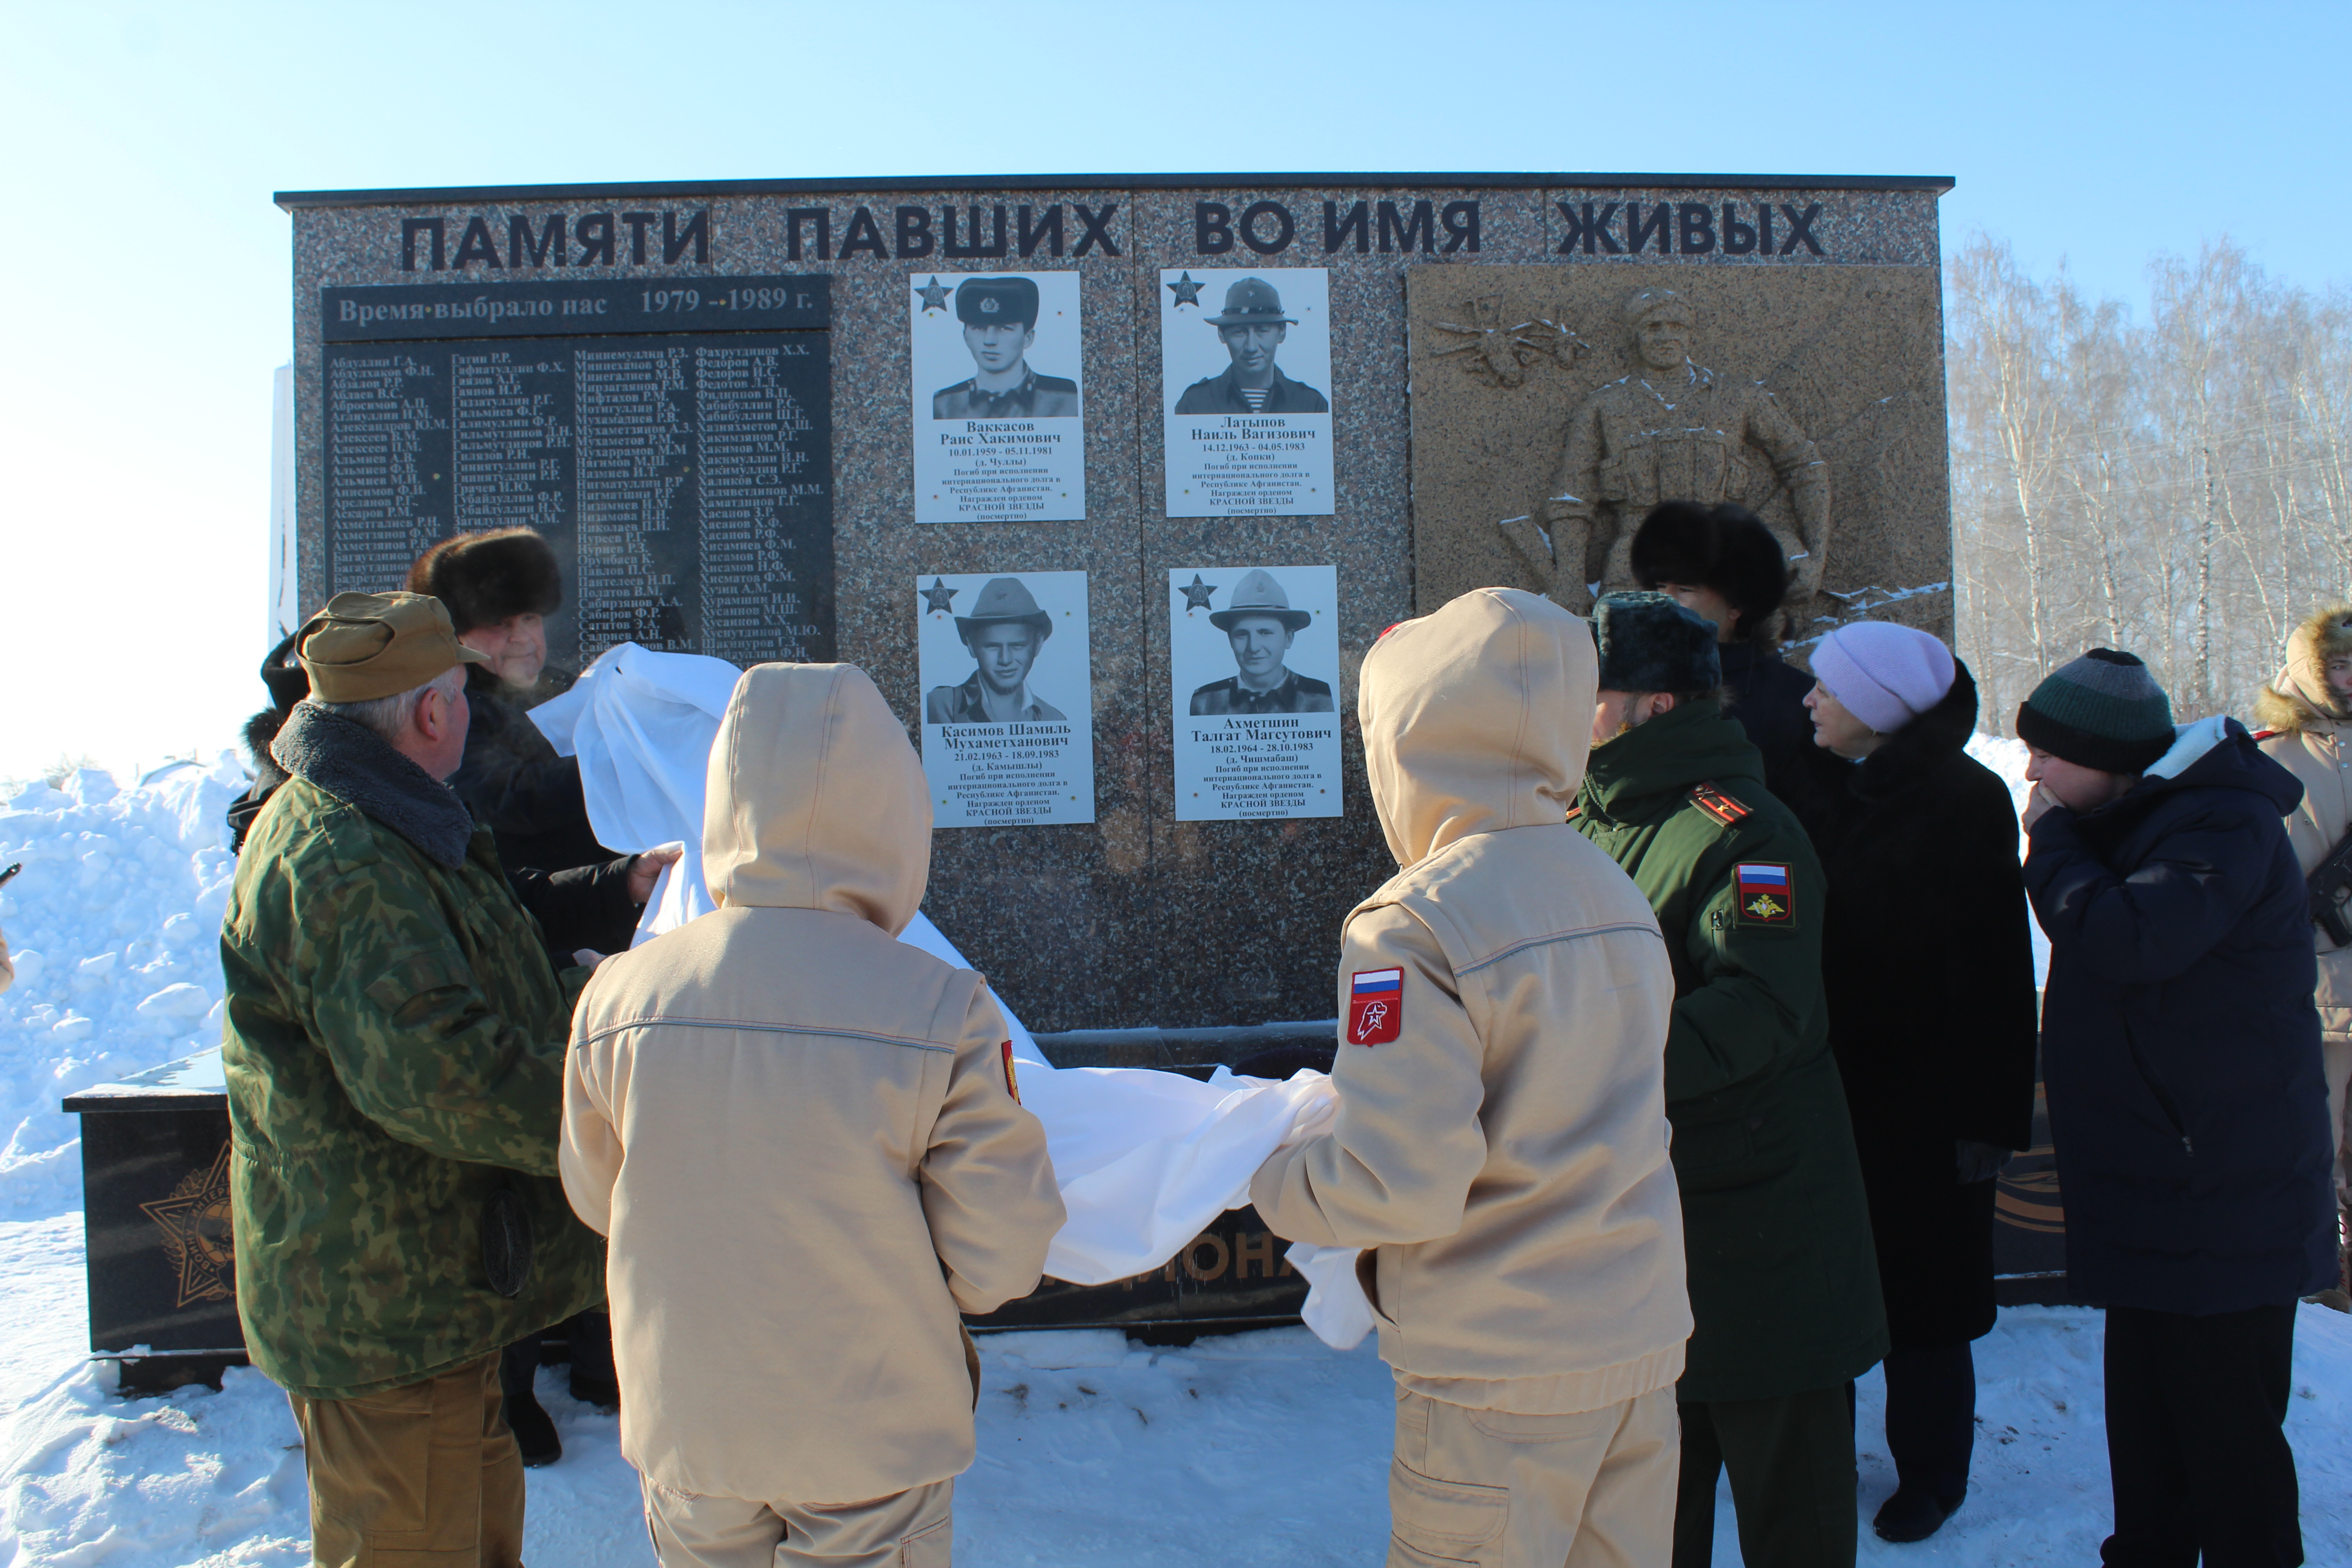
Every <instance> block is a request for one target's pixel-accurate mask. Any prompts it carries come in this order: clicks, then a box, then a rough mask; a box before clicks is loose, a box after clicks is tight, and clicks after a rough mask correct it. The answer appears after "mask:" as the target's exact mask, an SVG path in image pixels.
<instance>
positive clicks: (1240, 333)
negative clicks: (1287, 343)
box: [1176, 274, 1331, 414]
mask: <svg viewBox="0 0 2352 1568" xmlns="http://www.w3.org/2000/svg"><path fill="white" fill-rule="evenodd" d="M1201 319H1202V321H1203V322H1204V323H1206V324H1207V325H1209V326H1212V327H1214V328H1215V329H1216V331H1217V341H1218V342H1220V343H1222V344H1223V346H1224V351H1225V353H1226V354H1227V355H1228V356H1229V357H1230V358H1231V359H1232V361H1233V363H1231V364H1229V365H1227V366H1226V367H1225V369H1224V371H1223V374H1218V375H1213V376H1205V377H1203V378H1202V379H1201V380H1199V381H1196V382H1194V383H1193V384H1192V385H1190V386H1188V387H1186V388H1185V389H1184V394H1183V395H1182V396H1181V397H1179V398H1178V399H1177V400H1176V412H1177V413H1179V414H1328V413H1330V412H1331V404H1330V401H1329V400H1328V399H1327V398H1326V397H1325V396H1324V395H1322V394H1321V393H1319V392H1318V391H1316V390H1315V388H1313V387H1311V386H1308V385H1307V384H1305V383H1304V382H1297V381H1293V380H1291V379H1290V377H1288V376H1286V375H1285V374H1283V373H1282V367H1281V366H1280V365H1278V364H1276V363H1275V355H1276V353H1278V352H1279V351H1280V350H1281V347H1282V344H1283V341H1284V339H1285V338H1286V337H1287V336H1288V333H1289V330H1290V329H1291V328H1292V327H1295V326H1297V324H1298V321H1297V317H1295V316H1291V315H1289V314H1287V313H1286V312H1285V311H1284V310H1283V308H1282V294H1281V292H1280V290H1278V289H1276V288H1275V286H1274V285H1273V284H1272V283H1269V282H1267V281H1266V280H1265V279H1264V278H1261V277H1258V276H1256V275H1255V274H1253V275H1251V276H1249V277H1246V278H1240V279H1234V283H1233V286H1232V287H1231V288H1229V289H1226V290H1225V308H1224V309H1223V310H1220V311H1218V312H1217V313H1216V314H1215V315H1213V316H1203V317H1202V318H1201Z"/></svg>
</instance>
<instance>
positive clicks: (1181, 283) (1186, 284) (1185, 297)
mask: <svg viewBox="0 0 2352 1568" xmlns="http://www.w3.org/2000/svg"><path fill="white" fill-rule="evenodd" d="M1168 287H1169V288H1171V289H1174V290H1175V291H1176V306H1177V309H1179V310H1181V309H1183V308H1184V307H1185V306H1187V305H1190V306H1192V308H1193V309H1194V310H1199V309H1200V307H1201V290H1202V289H1205V288H1207V287H1208V285H1207V284H1205V283H1195V282H1193V281H1192V274H1191V273H1190V272H1183V273H1179V274H1178V275H1177V278H1176V281H1175V282H1173V283H1171V284H1170V285H1168Z"/></svg>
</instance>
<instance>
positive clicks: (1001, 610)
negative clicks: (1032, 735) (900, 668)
mask: <svg viewBox="0 0 2352 1568" xmlns="http://www.w3.org/2000/svg"><path fill="white" fill-rule="evenodd" d="M955 624H956V636H957V637H959V638H961V640H962V643H963V646H964V647H966V648H968V649H970V650H971V659H972V664H973V665H974V667H975V668H973V670H972V672H971V679H969V680H966V681H964V682H963V683H962V684H961V685H960V686H935V687H933V688H931V689H930V690H929V692H928V693H927V694H925V696H924V698H923V722H924V723H926V724H1010V723H1014V722H1025V721H1033V720H1049V719H1059V718H1062V717H1064V715H1063V713H1062V710H1060V709H1058V708H1055V706H1054V705H1053V704H1051V703H1049V702H1041V701H1039V700H1037V699H1036V698H1034V697H1033V696H1031V695H1030V692H1029V671H1030V670H1031V668H1034V666H1035V664H1036V662H1037V656H1038V654H1040V653H1041V652H1043V651H1044V650H1045V639H1046V638H1048V637H1052V636H1053V635H1054V617H1053V616H1049V615H1047V614H1046V613H1045V611H1044V610H1041V609H1039V608H1038V607H1037V600H1036V598H1035V597H1034V595H1031V593H1030V592H1029V590H1028V588H1027V587H1025V586H1024V584H1022V581H1021V579H1020V578H1018V577H996V578H992V579H991V580H990V581H989V582H988V584H986V585H985V586H984V587H982V589H981V591H980V597H979V599H978V600H977V601H975V602H974V603H973V605H972V606H971V614H970V615H961V616H956V617H955Z"/></svg>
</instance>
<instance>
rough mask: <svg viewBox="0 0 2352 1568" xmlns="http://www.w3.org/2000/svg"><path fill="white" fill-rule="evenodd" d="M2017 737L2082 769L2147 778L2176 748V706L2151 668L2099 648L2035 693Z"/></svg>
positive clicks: (2021, 712) (2020, 717)
mask: <svg viewBox="0 0 2352 1568" xmlns="http://www.w3.org/2000/svg"><path fill="white" fill-rule="evenodd" d="M2017 738H2018V739H2019V740H2021V741H2022V742H2025V743H2026V744H2027V745H2029V746H2033V747H2036V748H2038V749H2040V750H2042V751H2044V752H2049V753H2050V754H2051V755H2052V756H2053V757H2057V758H2059V759H2060V760H2061V761H2063V762H2069V763H2074V764H2075V765H2076V766H2077V767H2085V768H2096V769H2098V770H2099V771H2100V772H2101V773H2145V772H2147V769H2148V767H2149V766H2150V765H2151V764H2153V763H2155V762H2156V760H2157V759H2158V758H2159V757H2161V756H2163V755H2164V753H2165V752H2168V751H2170V750H2171V749H2172V704H2171V703H2170V702H2168V701H2167V700H2165V695H2164V688H2163V687H2161V686H2158V684H2157V683H2156V677H2155V676H2153V675H2151V674H2149V673H2148V668H2147V666H2146V665H2144V664H2142V663H2141V662H2140V661H2139V660H2138V659H2137V658H2133V657H2132V656H2131V655H2130V654H2127V653H2117V652H2116V650H2115V649H2113V648H2106V647H2095V648H2093V649H2092V650H2091V651H2090V652H2088V653H2086V654H2084V656H2083V657H2082V658H2078V659H2074V660H2073V661H2072V662H2071V663H2068V664H2064V665H2061V666H2060V667H2059V668H2057V669H2056V670H2055V671H2054V672H2053V673H2052V675H2051V676H2050V677H2049V679H2046V680H2044V681H2042V684H2041V685H2039V686H2037V687H2035V688H2034V689H2033V694H2032V696H2030V697H2028V698H2027V699H2026V700H2025V701H2024V702H2023V703H2022V704H2021V706H2020V707H2019V708H2018V710H2017Z"/></svg>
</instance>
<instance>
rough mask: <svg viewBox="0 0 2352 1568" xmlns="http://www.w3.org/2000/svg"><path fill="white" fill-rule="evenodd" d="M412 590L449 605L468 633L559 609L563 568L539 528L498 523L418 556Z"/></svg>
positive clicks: (459, 625) (411, 576)
mask: <svg viewBox="0 0 2352 1568" xmlns="http://www.w3.org/2000/svg"><path fill="white" fill-rule="evenodd" d="M408 591H409V592H410V593H412V594H430V595H433V596H434V597H435V598H436V599H438V600H440V601H441V602H442V603H443V604H445V605H448V606H449V618H450V620H452V621H454V622H455V623H457V635H458V636H460V637H463V636H464V635H465V634H466V633H467V632H469V631H472V630H473V629H474V628H475V627H476V626H496V625H498V623H499V622H500V621H503V620H506V619H507V618H509V616H550V615H553V614H554V613H555V611H556V609H557V607H558V606H559V605H562V603H563V570H562V567H560V566H559V565H557V564H556V560H555V549H554V547H553V546H552V545H551V544H549V543H548V542H547V541H546V540H544V539H542V538H541V537H540V535H539V533H538V532H537V531H535V530H532V529H528V528H494V529H491V530H490V531H488V532H487V533H460V534H457V535H455V536H453V537H451V538H448V539H445V540H443V541H442V542H440V543H438V544H436V545H435V546H434V547H433V548H432V549H430V550H428V551H426V552H425V553H424V554H422V555H420V556H418V557H417V558H416V564H415V565H414V566H411V567H410V568H409V569H408Z"/></svg>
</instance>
